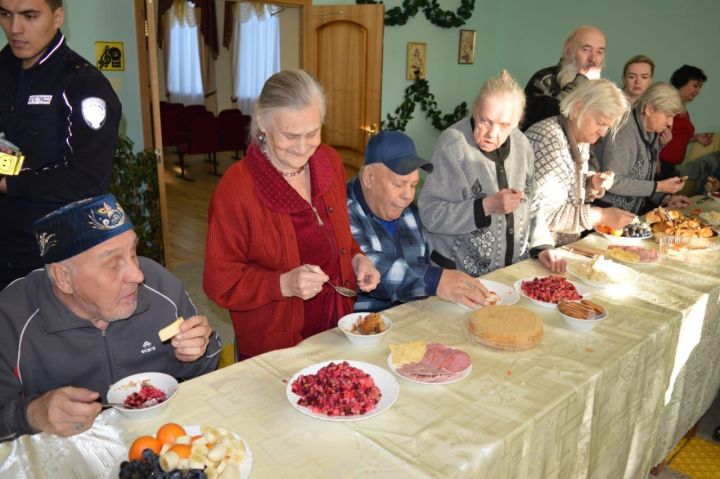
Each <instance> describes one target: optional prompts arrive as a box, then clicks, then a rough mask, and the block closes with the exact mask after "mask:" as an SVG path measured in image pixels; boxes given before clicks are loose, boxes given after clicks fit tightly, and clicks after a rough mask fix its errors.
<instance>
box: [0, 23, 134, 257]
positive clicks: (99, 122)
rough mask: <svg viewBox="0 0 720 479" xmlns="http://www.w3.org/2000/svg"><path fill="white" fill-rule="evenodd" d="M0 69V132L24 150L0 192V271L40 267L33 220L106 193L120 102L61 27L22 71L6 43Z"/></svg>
mask: <svg viewBox="0 0 720 479" xmlns="http://www.w3.org/2000/svg"><path fill="white" fill-rule="evenodd" d="M0 72H2V73H0V132H4V133H5V137H6V139H7V140H9V141H11V142H13V143H15V144H16V145H17V146H19V147H20V149H21V151H22V152H23V154H24V155H25V163H24V165H23V170H22V171H21V172H20V174H19V175H18V176H16V177H12V176H9V177H6V181H7V187H8V192H7V194H5V195H2V196H0V269H3V268H19V269H22V268H25V267H28V266H29V267H39V266H40V265H42V261H41V260H40V255H39V251H38V247H37V243H36V242H35V238H34V235H33V233H32V223H33V221H35V220H36V219H38V218H40V217H42V216H44V215H46V214H47V213H49V212H51V211H54V210H55V209H57V208H59V207H60V206H62V205H64V204H67V203H70V202H72V201H75V200H78V199H83V198H87V197H91V196H97V195H100V194H102V193H106V192H107V190H108V186H109V184H110V176H111V173H112V163H113V159H114V157H115V148H116V146H117V137H118V127H119V124H120V114H121V106H120V101H119V100H118V97H117V95H116V94H115V92H114V91H113V89H112V86H111V85H110V82H109V81H108V80H107V79H106V78H105V77H104V76H103V74H102V73H100V71H99V70H98V69H97V68H95V66H94V65H92V64H90V63H88V61H87V60H85V59H84V58H82V57H81V56H80V55H78V54H77V53H75V52H74V51H72V50H71V49H70V48H69V47H68V46H67V45H66V43H65V37H64V36H63V34H62V33H61V32H60V31H58V32H57V34H56V35H55V37H54V38H53V40H52V42H51V43H50V45H49V46H48V48H47V50H46V51H45V53H44V54H43V56H42V57H41V58H40V60H38V62H37V63H36V64H35V65H33V66H32V67H30V68H29V69H27V70H23V69H22V68H21V61H20V59H18V58H17V57H15V55H13V53H12V51H11V50H10V47H9V45H8V46H6V47H5V48H4V49H3V50H2V51H0Z"/></svg>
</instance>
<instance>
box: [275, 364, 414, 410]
mask: <svg viewBox="0 0 720 479" xmlns="http://www.w3.org/2000/svg"><path fill="white" fill-rule="evenodd" d="M286 394H287V399H288V401H290V404H292V405H293V407H295V409H297V410H298V411H300V412H301V413H303V414H306V415H308V416H311V417H314V418H316V419H323V420H325V421H359V420H361V419H368V418H370V417H373V416H377V415H378V414H380V413H383V412H385V411H387V410H388V409H390V406H392V405H393V404H394V403H395V401H396V400H397V398H398V395H399V394H400V386H399V385H398V383H397V381H396V380H395V378H394V377H393V375H392V374H390V373H389V372H388V371H387V370H385V369H383V368H381V367H378V366H375V365H374V364H370V363H365V362H362V361H345V360H343V359H335V360H333V361H325V362H322V363H317V364H313V365H312V366H308V367H306V368H305V369H303V370H301V371H299V372H297V373H295V375H294V376H293V377H292V378H291V379H290V381H288V384H287V389H286Z"/></svg>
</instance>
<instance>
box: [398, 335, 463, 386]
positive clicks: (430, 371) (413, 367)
mask: <svg viewBox="0 0 720 479" xmlns="http://www.w3.org/2000/svg"><path fill="white" fill-rule="evenodd" d="M388 366H389V367H390V369H391V370H392V372H394V373H395V374H397V375H398V376H400V377H401V378H403V379H407V380H408V381H412V382H414V383H418V384H450V383H454V382H457V381H461V380H463V379H465V378H466V377H468V375H469V374H470V372H471V371H472V360H471V359H470V356H469V355H468V354H467V353H466V352H465V351H462V350H460V349H456V348H451V347H450V346H446V345H444V344H440V343H425V342H424V341H413V342H410V343H402V344H393V345H391V346H390V355H389V356H388Z"/></svg>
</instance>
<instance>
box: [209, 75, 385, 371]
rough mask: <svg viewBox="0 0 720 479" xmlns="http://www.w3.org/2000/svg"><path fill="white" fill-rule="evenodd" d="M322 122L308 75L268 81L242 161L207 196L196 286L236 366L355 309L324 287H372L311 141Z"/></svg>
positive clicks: (330, 164) (375, 278)
mask: <svg viewBox="0 0 720 479" xmlns="http://www.w3.org/2000/svg"><path fill="white" fill-rule="evenodd" d="M324 116H325V96H324V94H323V91H322V87H321V86H320V85H319V84H318V83H317V81H316V80H314V79H313V78H312V77H311V76H310V75H308V74H307V73H305V72H303V71H302V70H288V71H282V72H280V73H277V74H275V75H273V76H272V77H270V78H269V79H268V80H267V81H266V82H265V85H264V86H263V89H262V92H261V93H260V97H259V98H258V101H257V103H256V106H255V111H254V114H253V120H252V127H251V135H252V142H251V145H250V146H249V148H248V150H247V153H246V155H245V158H244V159H243V160H242V161H240V162H238V163H236V164H235V165H233V166H232V167H230V168H229V169H228V171H227V172H226V173H225V175H224V176H223V178H222V180H221V181H220V183H219V184H218V186H217V188H216V189H215V192H214V193H213V197H212V200H211V202H210V208H209V214H208V221H209V223H208V233H207V243H206V249H205V272H204V278H203V286H204V289H205V292H206V293H207V295H208V296H209V297H210V298H211V299H212V300H213V301H215V302H216V303H217V304H218V305H220V306H221V307H223V308H227V309H229V310H230V316H231V318H232V322H233V327H234V329H235V335H236V336H237V347H238V357H239V358H240V359H244V358H248V357H252V356H255V355H257V354H261V353H264V352H266V351H271V350H274V349H280V348H287V347H290V346H294V345H296V344H297V343H299V342H300V341H302V340H303V339H304V338H307V337H309V336H312V335H314V334H317V333H320V332H322V331H325V330H327V329H330V328H333V327H335V326H336V325H337V320H338V319H339V318H340V317H342V316H343V315H345V314H348V313H351V312H352V310H353V302H354V300H353V299H351V298H346V297H343V296H340V295H339V294H338V293H337V292H335V290H333V289H332V288H331V287H330V285H328V284H326V282H328V281H329V282H331V283H333V284H336V285H342V286H345V287H348V288H351V289H356V288H359V289H360V290H361V291H372V290H373V289H375V287H376V286H377V284H378V282H379V281H380V273H379V272H378V271H377V270H376V269H375V267H374V266H373V264H372V263H371V262H370V261H369V260H368V259H367V258H366V257H365V256H364V255H363V254H362V251H361V250H360V248H359V247H358V245H357V243H355V240H354V239H353V237H352V235H351V234H350V224H349V219H348V211H347V206H346V196H345V175H344V169H343V165H342V161H341V159H340V156H339V155H338V153H337V152H336V151H335V150H333V149H332V148H330V147H329V146H327V145H323V144H321V141H320V131H321V127H322V123H323V118H324Z"/></svg>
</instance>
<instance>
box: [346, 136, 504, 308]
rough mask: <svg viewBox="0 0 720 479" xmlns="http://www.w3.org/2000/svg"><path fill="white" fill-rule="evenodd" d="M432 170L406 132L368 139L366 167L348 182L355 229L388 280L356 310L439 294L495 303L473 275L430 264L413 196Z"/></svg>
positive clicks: (467, 302) (362, 299)
mask: <svg viewBox="0 0 720 479" xmlns="http://www.w3.org/2000/svg"><path fill="white" fill-rule="evenodd" d="M432 168H433V165H432V164H431V163H430V162H428V161H426V160H424V159H422V158H420V157H419V156H418V155H417V152H416V151H415V144H414V143H413V141H412V139H411V138H410V137H409V136H407V135H406V134H404V133H402V132H399V131H381V132H380V133H378V134H377V135H375V136H373V137H372V138H371V139H370V141H369V142H368V145H367V149H366V150H365V165H364V166H363V167H362V169H361V170H360V173H359V174H358V176H357V177H356V178H353V179H352V180H351V181H349V182H348V185H347V197H348V210H349V212H350V231H351V232H352V235H353V237H354V238H355V240H356V241H357V242H358V244H359V245H360V248H361V249H362V250H363V251H364V252H365V254H366V255H367V257H368V258H369V259H370V261H372V262H373V264H374V265H375V267H376V268H377V269H378V271H380V274H381V277H382V281H381V282H380V284H379V285H378V287H377V288H376V289H375V290H374V291H372V292H370V293H361V294H359V295H358V298H357V301H356V302H355V311H381V310H383V309H386V308H389V307H391V306H393V305H395V304H399V303H404V302H408V301H412V300H415V299H419V298H423V297H426V296H433V295H437V296H439V297H440V298H443V299H447V300H451V301H456V302H459V303H462V304H465V305H467V306H469V307H476V306H477V305H479V304H482V305H484V304H488V302H492V301H493V297H492V295H491V294H490V293H489V292H488V291H487V290H486V289H485V287H483V285H482V284H481V283H480V282H479V281H477V280H475V279H474V278H472V277H471V276H469V275H468V274H466V273H464V272H462V271H459V270H448V269H443V268H440V267H438V266H434V265H431V264H430V255H429V251H428V247H427V240H426V239H425V235H424V233H423V230H422V225H421V223H420V216H419V215H418V211H417V207H416V206H415V205H414V204H413V199H414V197H415V189H416V187H417V185H418V183H419V182H420V170H421V169H422V170H424V171H425V172H427V173H431V172H432Z"/></svg>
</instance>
